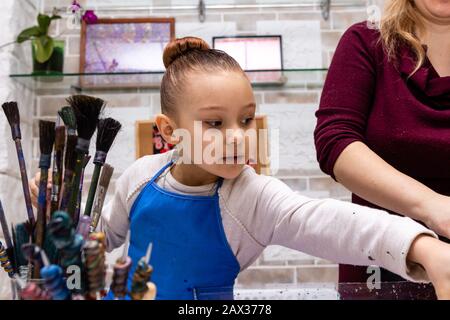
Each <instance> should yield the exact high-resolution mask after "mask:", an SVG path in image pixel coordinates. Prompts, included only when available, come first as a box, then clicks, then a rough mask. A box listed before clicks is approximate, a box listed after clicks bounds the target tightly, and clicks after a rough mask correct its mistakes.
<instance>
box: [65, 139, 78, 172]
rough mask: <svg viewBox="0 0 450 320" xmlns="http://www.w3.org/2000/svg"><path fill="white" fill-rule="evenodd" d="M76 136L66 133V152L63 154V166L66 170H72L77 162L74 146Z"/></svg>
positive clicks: (75, 144)
mask: <svg viewBox="0 0 450 320" xmlns="http://www.w3.org/2000/svg"><path fill="white" fill-rule="evenodd" d="M77 139H78V138H77V136H74V135H68V136H67V143H66V154H65V156H64V168H65V169H66V170H68V171H73V170H74V169H75V165H76V163H77V153H76V151H75V148H76V146H77Z"/></svg>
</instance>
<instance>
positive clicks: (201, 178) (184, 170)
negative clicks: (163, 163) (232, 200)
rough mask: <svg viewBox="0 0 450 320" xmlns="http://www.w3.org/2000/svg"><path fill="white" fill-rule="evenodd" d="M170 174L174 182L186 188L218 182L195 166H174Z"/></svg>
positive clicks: (183, 164)
mask: <svg viewBox="0 0 450 320" xmlns="http://www.w3.org/2000/svg"><path fill="white" fill-rule="evenodd" d="M170 173H171V174H172V176H173V177H174V179H175V180H177V181H178V182H179V183H181V184H184V185H186V186H203V185H207V184H211V183H215V182H216V181H217V180H218V177H217V176H216V175H213V174H211V173H209V172H206V171H205V170H203V169H202V168H200V167H199V166H197V165H195V164H185V163H180V164H175V166H173V167H172V169H171V170H170Z"/></svg>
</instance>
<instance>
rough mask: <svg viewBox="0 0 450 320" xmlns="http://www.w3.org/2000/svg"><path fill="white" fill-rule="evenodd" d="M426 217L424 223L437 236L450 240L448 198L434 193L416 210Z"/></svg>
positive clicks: (449, 205) (449, 203) (449, 202)
mask: <svg viewBox="0 0 450 320" xmlns="http://www.w3.org/2000/svg"><path fill="white" fill-rule="evenodd" d="M417 210H418V211H421V215H423V216H426V217H427V218H426V219H424V221H423V222H424V223H425V224H426V225H427V226H428V227H429V228H430V229H431V230H433V231H434V232H436V233H437V234H439V235H441V236H444V237H446V238H448V239H450V197H447V196H444V195H441V194H438V193H435V194H434V196H432V197H427V198H426V199H424V201H423V202H422V204H421V205H420V206H419V207H418V208H417Z"/></svg>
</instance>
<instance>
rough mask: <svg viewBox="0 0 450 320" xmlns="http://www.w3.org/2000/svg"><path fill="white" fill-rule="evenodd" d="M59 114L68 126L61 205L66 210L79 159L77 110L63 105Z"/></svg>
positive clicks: (61, 208) (60, 207)
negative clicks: (77, 149)
mask: <svg viewBox="0 0 450 320" xmlns="http://www.w3.org/2000/svg"><path fill="white" fill-rule="evenodd" d="M58 114H59V116H60V117H61V119H62V120H63V122H64V124H65V125H66V128H67V141H66V148H65V155H64V175H63V177H64V178H63V186H62V190H61V200H60V205H59V209H60V210H62V211H66V210H67V205H68V203H69V199H70V195H71V190H72V188H71V183H72V178H73V173H74V170H75V164H76V159H77V158H76V157H77V156H76V152H75V147H76V145H77V140H78V137H77V133H76V128H77V119H76V118H75V112H74V111H73V109H72V107H68V106H66V107H63V108H62V109H61V110H60V111H58Z"/></svg>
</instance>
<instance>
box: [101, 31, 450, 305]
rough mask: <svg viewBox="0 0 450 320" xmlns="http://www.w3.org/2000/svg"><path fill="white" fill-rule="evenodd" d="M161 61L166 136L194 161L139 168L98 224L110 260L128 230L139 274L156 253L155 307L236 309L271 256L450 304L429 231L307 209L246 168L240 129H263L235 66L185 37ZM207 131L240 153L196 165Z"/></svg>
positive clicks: (151, 161)
mask: <svg viewBox="0 0 450 320" xmlns="http://www.w3.org/2000/svg"><path fill="white" fill-rule="evenodd" d="M163 60H164V64H165V66H166V68H167V70H166V73H165V75H164V77H163V80H162V86H161V107H162V114H161V115H158V116H157V118H156V122H157V125H158V129H159V131H160V132H161V134H162V135H163V137H164V139H165V140H166V141H167V142H168V143H171V144H175V145H177V144H180V143H181V142H182V141H181V140H180V139H179V138H178V137H177V134H176V130H180V129H183V130H185V132H188V133H190V136H191V137H193V138H192V139H191V141H190V142H189V143H190V144H191V146H192V148H190V149H191V150H192V151H187V150H184V148H183V149H182V150H180V151H179V152H176V151H170V152H167V153H164V154H158V155H152V156H146V157H143V158H141V159H139V160H137V161H136V162H135V163H134V164H133V165H132V166H130V167H129V168H128V169H127V170H126V171H125V172H124V173H123V174H122V176H121V177H120V178H119V179H118V180H117V183H116V191H115V194H114V196H113V199H112V200H111V201H110V202H109V203H108V204H107V205H106V206H105V208H104V212H103V216H102V220H101V224H100V229H101V230H102V231H103V232H105V234H106V237H107V246H108V250H112V249H114V248H117V247H119V246H121V245H122V244H123V243H124V241H125V238H126V235H127V232H128V231H129V230H130V243H129V256H130V257H131V258H132V260H133V267H132V271H133V270H134V268H135V266H136V264H137V262H138V260H139V259H140V258H141V257H143V256H144V255H145V253H146V249H147V246H148V245H149V243H150V242H152V243H153V252H152V256H151V264H152V265H153V267H154V273H153V276H152V281H153V282H154V283H155V284H156V286H157V297H156V298H157V299H232V298H233V284H234V281H235V279H236V277H237V275H238V274H239V272H240V271H242V270H244V269H246V268H247V267H248V266H249V265H251V264H252V263H253V262H254V261H255V260H256V259H257V257H258V256H259V255H260V253H261V252H262V251H263V249H264V248H265V247H266V246H268V245H282V246H286V247H289V248H292V249H296V250H300V251H303V252H306V253H308V254H311V255H314V256H319V257H323V258H326V259H329V260H333V261H335V262H338V263H349V264H354V265H373V264H376V265H379V266H382V267H384V268H386V269H388V270H391V271H393V272H395V273H397V274H399V275H401V276H402V277H404V278H405V279H409V280H412V281H430V280H431V281H432V282H433V283H434V285H435V289H436V292H437V295H438V296H439V298H450V269H449V268H448V266H449V265H450V245H448V244H445V243H442V242H440V241H439V240H437V239H436V235H435V234H434V233H433V232H432V231H430V230H428V229H426V228H425V227H423V226H422V225H420V224H418V223H416V222H414V221H413V220H411V219H409V218H403V217H398V216H392V215H390V214H388V213H387V212H385V211H381V210H376V209H371V208H366V207H363V206H359V205H355V204H351V203H347V202H342V201H337V200H333V199H323V200H316V199H310V198H307V197H305V196H302V195H299V194H297V193H295V192H294V191H292V190H291V189H290V188H289V187H287V186H286V185H285V184H283V183H282V182H280V181H279V180H277V179H275V178H273V177H270V176H263V175H258V174H256V173H255V171H254V170H253V168H252V167H250V166H249V165H246V164H244V163H246V162H247V161H248V159H249V153H250V150H249V148H248V147H245V148H241V146H242V145H243V144H244V143H245V142H246V138H245V137H244V136H243V135H242V130H248V129H256V124H255V119H254V118H255V109H256V105H255V99H254V96H253V92H252V87H251V84H250V82H249V80H248V78H247V77H246V75H245V73H244V72H243V70H242V69H241V68H240V67H239V65H238V63H237V62H236V61H235V60H234V59H233V58H231V57H230V56H229V55H227V54H226V53H224V52H221V51H218V50H214V49H210V48H209V46H208V45H207V44H206V43H205V42H204V41H203V40H201V39H198V38H191V37H189V38H183V39H177V40H175V41H172V42H171V43H169V44H168V46H167V47H166V49H165V51H164V57H163ZM196 121H200V124H201V131H200V132H198V130H195V123H196ZM211 129H215V130H219V131H220V132H221V133H222V134H223V135H224V136H225V133H226V132H227V130H228V134H227V139H224V141H221V144H222V145H221V146H222V147H223V149H226V150H234V154H232V155H229V154H227V156H226V157H223V156H222V155H221V154H220V152H217V150H216V152H215V153H214V154H215V156H216V158H215V159H214V160H215V161H213V163H211V161H209V162H208V163H206V161H200V162H198V161H194V160H195V159H194V158H195V155H194V151H193V150H194V149H195V147H196V146H195V141H196V140H198V138H199V137H198V135H199V134H201V135H202V137H203V133H204V132H206V131H208V130H211ZM230 130H232V132H233V134H232V135H230V134H229V131H230ZM183 139H185V137H183ZM200 139H203V138H200ZM184 142H186V141H184ZM189 143H188V145H189ZM200 143H201V144H202V147H206V146H207V144H208V143H209V141H206V139H203V140H200ZM187 149H189V148H187ZM238 149H241V151H238ZM181 158H183V159H184V160H183V161H180V159H181ZM186 159H190V161H185V160H186ZM186 162H187V163H186ZM131 274H132V273H130V275H131ZM129 280H130V279H129Z"/></svg>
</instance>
